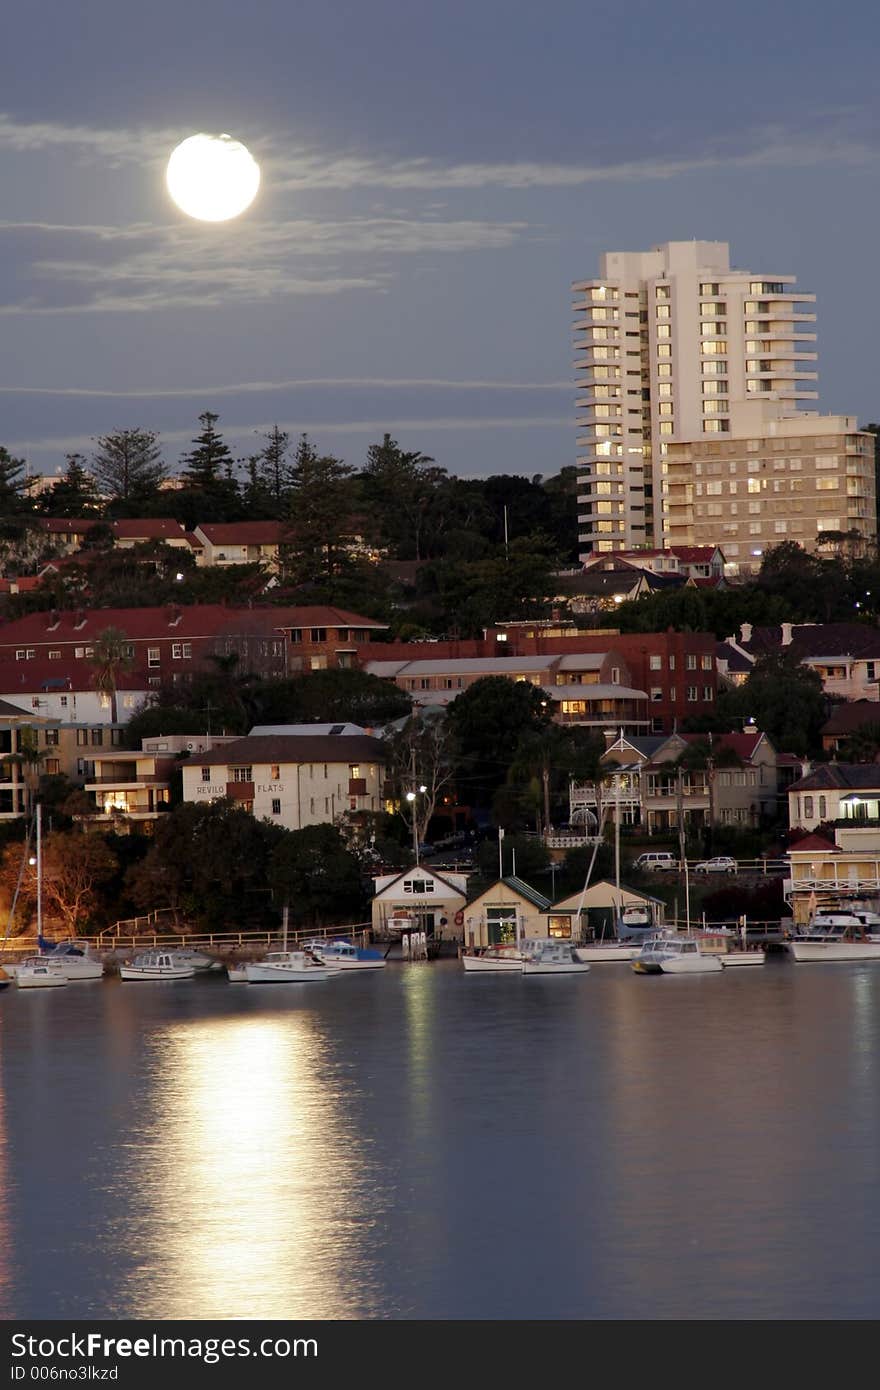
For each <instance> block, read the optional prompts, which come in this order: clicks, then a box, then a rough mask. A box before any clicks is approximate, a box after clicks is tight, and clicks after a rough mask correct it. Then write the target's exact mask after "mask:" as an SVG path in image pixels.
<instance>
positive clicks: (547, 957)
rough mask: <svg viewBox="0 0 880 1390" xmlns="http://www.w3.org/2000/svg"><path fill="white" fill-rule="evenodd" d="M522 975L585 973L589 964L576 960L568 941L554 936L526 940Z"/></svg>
mask: <svg viewBox="0 0 880 1390" xmlns="http://www.w3.org/2000/svg"><path fill="white" fill-rule="evenodd" d="M523 955H524V957H525V959H524V960H523V963H522V973H523V974H524V975H586V974H587V973H588V972H589V969H590V967H589V964H588V963H587V962H586V961H582V960H578V959H577V958H576V956H575V954H574V950H573V948H572V945H571V943H570V942H569V941H559V940H558V939H556V938H554V937H548V938H547V939H546V940H530V941H526V942H525V943H524V946H523Z"/></svg>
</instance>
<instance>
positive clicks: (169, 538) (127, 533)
mask: <svg viewBox="0 0 880 1390" xmlns="http://www.w3.org/2000/svg"><path fill="white" fill-rule="evenodd" d="M110 529H111V531H112V532H113V540H114V543H115V544H116V545H117V546H118V547H119V549H120V550H130V549H131V548H132V546H135V545H147V544H149V543H150V542H151V541H154V542H157V541H160V542H161V543H162V544H163V545H171V546H174V547H176V549H178V550H187V551H188V550H189V549H190V544H189V541H188V539H187V534H186V531H185V530H184V529H183V525H182V524H181V522H179V521H175V520H174V518H173V517H170V516H148V517H142V518H139V519H138V518H133V519H129V518H126V519H124V520H122V521H111V523H110Z"/></svg>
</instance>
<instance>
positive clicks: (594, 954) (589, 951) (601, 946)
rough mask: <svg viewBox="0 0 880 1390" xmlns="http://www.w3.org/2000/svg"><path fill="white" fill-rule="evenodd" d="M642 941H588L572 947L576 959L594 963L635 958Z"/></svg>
mask: <svg viewBox="0 0 880 1390" xmlns="http://www.w3.org/2000/svg"><path fill="white" fill-rule="evenodd" d="M641 949H642V943H640V942H638V941H613V940H612V941H588V942H586V943H585V944H584V945H582V946H575V947H574V955H575V959H576V960H581V961H588V962H591V963H594V964H595V963H596V962H597V961H606V962H607V961H615V960H616V961H627V960H635V958H636V956H637V955H638V954H639V951H640V950H641Z"/></svg>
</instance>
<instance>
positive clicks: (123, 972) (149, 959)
mask: <svg viewBox="0 0 880 1390" xmlns="http://www.w3.org/2000/svg"><path fill="white" fill-rule="evenodd" d="M195 973H196V972H195V967H194V966H192V965H188V964H186V963H185V962H182V961H176V960H175V959H174V952H173V951H143V952H142V953H141V954H140V955H138V956H135V957H134V960H130V961H123V963H122V964H121V965H120V967H119V978H120V979H121V980H191V979H192V977H193V975H195Z"/></svg>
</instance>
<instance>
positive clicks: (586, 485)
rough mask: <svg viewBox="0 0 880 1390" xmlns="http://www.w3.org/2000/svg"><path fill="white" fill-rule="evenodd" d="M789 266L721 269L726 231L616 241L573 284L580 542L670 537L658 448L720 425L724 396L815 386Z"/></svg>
mask: <svg viewBox="0 0 880 1390" xmlns="http://www.w3.org/2000/svg"><path fill="white" fill-rule="evenodd" d="M794 279H795V277H794V276H791V275H779V274H776V273H773V274H770V273H766V274H765V273H760V274H758V273H755V272H752V271H745V270H732V269H731V267H730V248H729V246H728V244H727V243H726V242H710V241H686V242H685V241H678V242H667V243H665V244H664V245H662V246H657V247H654V249H653V250H651V251H646V252H624V251H613V252H609V253H607V254H606V255H604V256H602V257H601V259H600V274H599V278H598V279H595V280H584V281H579V282H577V283H576V284H575V285H574V294H575V302H574V310H575V313H576V314H577V315H578V319H577V321H576V322H575V325H574V328H575V351H576V360H575V367H576V369H577V371H578V377H579V390H578V399H577V402H576V404H577V408H578V411H579V416H578V425H579V437H578V441H577V443H578V451H579V454H578V465H579V467H580V468H581V469H582V475H581V493H580V495H579V498H578V501H579V503H580V505H581V514H580V517H579V521H580V527H581V530H580V540H581V542H582V544H583V548H584V552H585V553H587V554H588V553H591V552H592V551H595V550H620V549H622V548H624V547H626V546H639V545H662V544H664V543H665V542H666V540H667V530H668V525H667V509H666V497H665V484H664V479H665V453H666V446H667V445H668V444H669V443H670V442H672V441H673V440H679V441H682V440H690V439H701V438H703V437H712V436H715V435H719V436H722V437H723V436H724V435H726V434H728V433H729V431H730V406H731V404H732V403H733V402H736V401H746V400H751V399H757V398H760V399H763V400H766V401H775V402H778V403H779V411H780V413H783V412H784V411H785V410H786V409H788V411H789V412H791V411H792V410H793V409H795V408H796V402H797V401H798V400H801V399H806V398H812V397H814V396H815V394H816V393H815V391H813V390H808V391H807V390H804V389H803V387H802V385H801V383H802V382H804V381H810V382H813V381H815V379H816V373H815V371H813V370H812V363H813V362H815V360H816V353H815V351H814V350H813V344H814V343H815V336H816V335H815V333H813V332H811V331H808V330H809V327H810V325H812V324H813V323H814V322H815V315H814V314H813V313H811V312H805V311H804V307H803V306H804V304H805V303H808V302H812V301H813V300H814V299H815V296H813V295H806V294H801V293H798V292H796V291H795V289H794Z"/></svg>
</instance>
